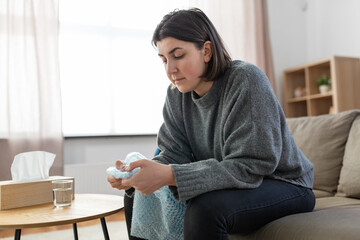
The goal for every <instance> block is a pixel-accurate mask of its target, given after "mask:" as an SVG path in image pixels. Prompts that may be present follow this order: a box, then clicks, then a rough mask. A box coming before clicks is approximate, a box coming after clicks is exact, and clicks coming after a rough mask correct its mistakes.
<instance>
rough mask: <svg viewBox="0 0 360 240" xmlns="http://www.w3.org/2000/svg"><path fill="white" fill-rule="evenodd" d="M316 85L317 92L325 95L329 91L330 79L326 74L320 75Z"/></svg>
mask: <svg viewBox="0 0 360 240" xmlns="http://www.w3.org/2000/svg"><path fill="white" fill-rule="evenodd" d="M317 85H318V86H319V92H320V93H321V94H325V93H328V92H330V91H331V79H330V77H329V76H327V75H326V74H324V75H322V76H321V77H319V78H318V80H317Z"/></svg>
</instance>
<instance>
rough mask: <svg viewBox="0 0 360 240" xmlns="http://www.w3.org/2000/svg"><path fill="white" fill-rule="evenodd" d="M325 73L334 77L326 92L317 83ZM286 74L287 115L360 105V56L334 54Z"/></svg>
mask: <svg viewBox="0 0 360 240" xmlns="http://www.w3.org/2000/svg"><path fill="white" fill-rule="evenodd" d="M323 75H327V76H329V77H330V79H331V91H330V92H328V93H326V94H320V93H319V88H318V85H317V80H318V79H319V78H320V77H321V76H323ZM283 77H284V102H285V105H284V110H285V114H286V117H300V116H317V115H321V114H327V113H329V112H330V111H331V112H334V113H337V112H341V111H346V110H350V109H360V94H359V89H360V81H359V79H360V59H359V58H352V57H339V56H332V57H329V58H327V59H323V60H320V61H316V62H312V63H308V64H304V65H301V66H297V67H293V68H290V69H287V70H285V71H284V73H283ZM295 93H296V94H295ZM299 95H300V96H301V97H295V96H299Z"/></svg>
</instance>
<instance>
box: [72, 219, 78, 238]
mask: <svg viewBox="0 0 360 240" xmlns="http://www.w3.org/2000/svg"><path fill="white" fill-rule="evenodd" d="M73 232H74V240H78V231H77V225H76V223H73Z"/></svg>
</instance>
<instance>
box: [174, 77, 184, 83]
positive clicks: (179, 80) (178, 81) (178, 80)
mask: <svg viewBox="0 0 360 240" xmlns="http://www.w3.org/2000/svg"><path fill="white" fill-rule="evenodd" d="M184 79H185V78H179V79H176V80H175V84H178V83H180V82H181V81H182V80H184Z"/></svg>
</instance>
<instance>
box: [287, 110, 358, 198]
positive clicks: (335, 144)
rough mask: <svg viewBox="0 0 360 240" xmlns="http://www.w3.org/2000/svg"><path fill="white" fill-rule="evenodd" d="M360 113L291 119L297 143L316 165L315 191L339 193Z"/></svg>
mask: <svg viewBox="0 0 360 240" xmlns="http://www.w3.org/2000/svg"><path fill="white" fill-rule="evenodd" d="M357 114H358V111H354V110H350V111H346V112H342V113H338V114H326V115H320V116H315V117H300V118H289V119H287V123H288V127H289V129H290V131H291V133H292V134H293V137H294V139H295V142H296V144H297V145H298V147H299V148H300V149H301V151H302V152H303V153H304V154H305V156H307V157H308V158H309V160H310V161H311V162H312V163H313V164H314V189H318V190H323V191H327V192H330V193H335V191H336V190H337V185H338V180H339V175H340V169H341V165H342V160H343V156H344V149H345V143H346V140H347V138H348V134H349V131H350V127H351V124H352V122H353V120H354V119H355V117H356V115H357Z"/></svg>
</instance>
